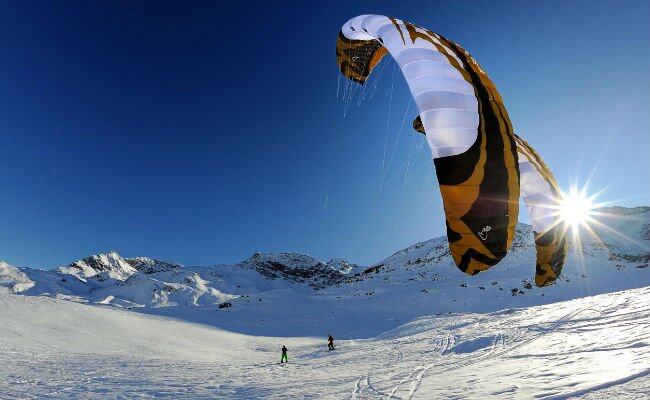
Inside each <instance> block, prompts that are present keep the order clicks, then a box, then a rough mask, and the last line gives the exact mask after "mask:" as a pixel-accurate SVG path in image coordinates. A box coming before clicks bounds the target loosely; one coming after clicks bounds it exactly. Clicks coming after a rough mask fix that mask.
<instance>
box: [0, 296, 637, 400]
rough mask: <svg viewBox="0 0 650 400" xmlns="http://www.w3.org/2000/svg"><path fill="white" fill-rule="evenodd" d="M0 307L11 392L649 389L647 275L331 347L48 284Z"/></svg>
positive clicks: (1, 370) (374, 394) (498, 393)
mask: <svg viewBox="0 0 650 400" xmlns="http://www.w3.org/2000/svg"><path fill="white" fill-rule="evenodd" d="M373 317H374V316H372V315H368V316H367V318H368V319H371V318H373ZM0 319H1V320H2V321H3V324H2V325H1V326H0V343H1V344H2V351H1V352H0V365H1V366H2V367H0V397H1V398H3V399H13V398H84V399H103V398H107V397H108V398H143V397H144V398H146V397H170V398H193V399H214V398H233V399H255V398H291V399H296V398H313V399H317V398H318V399H322V398H332V399H347V398H352V399H386V398H393V399H417V398H422V399H432V398H470V399H476V398H486V397H494V398H545V399H551V398H563V399H564V398H570V397H578V398H579V397H584V398H594V399H611V398H629V399H639V398H644V396H645V397H647V396H650V378H649V375H648V374H649V373H650V288H647V287H646V288H642V289H633V290H627V291H622V292H616V293H610V294H603V295H599V296H592V297H586V298H583V299H577V300H571V301H567V302H560V303H555V304H551V305H545V306H536V307H528V308H518V309H508V310H502V311H496V312H492V313H478V314H477V313H464V314H452V315H441V316H429V317H422V318H418V319H415V320H413V321H410V322H409V323H406V324H404V325H401V326H399V327H397V328H395V329H392V330H390V331H387V332H385V333H383V334H380V335H378V336H377V337H374V338H372V339H350V340H338V341H336V342H335V344H336V346H337V349H336V350H335V351H332V352H327V351H326V349H327V345H326V340H325V339H326V337H325V335H326V334H327V332H325V333H324V335H323V336H324V337H322V338H313V337H292V338H277V337H265V336H253V335H244V334H238V333H233V332H229V331H225V330H222V329H219V328H215V327H210V326H206V325H202V324H197V323H189V322H182V321H178V320H176V319H172V318H167V317H157V316H150V315H146V314H140V313H135V312H130V311H126V310H122V309H116V308H112V307H100V306H87V305H82V304H75V303H72V302H68V301H62V300H57V299H51V298H48V297H27V296H16V295H9V294H4V295H0ZM286 322H287V323H291V322H290V321H289V320H288V319H287V320H286ZM293 323H296V324H298V323H299V321H294V322H293ZM282 345H286V346H287V347H288V349H289V363H288V364H282V365H281V364H278V361H279V358H280V348H281V347H282Z"/></svg>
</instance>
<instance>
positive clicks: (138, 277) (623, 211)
mask: <svg viewBox="0 0 650 400" xmlns="http://www.w3.org/2000/svg"><path fill="white" fill-rule="evenodd" d="M596 219H597V220H599V221H600V223H599V224H592V226H593V231H594V232H593V234H592V233H589V232H588V231H586V230H582V231H581V232H580V239H579V240H577V241H576V242H575V243H573V244H572V245H571V249H570V252H569V255H568V257H567V262H566V265H565V269H564V272H563V275H562V277H561V279H560V280H559V281H558V282H557V284H556V285H554V286H552V287H548V288H537V287H535V286H534V285H532V278H533V275H534V268H535V246H534V244H533V233H532V229H531V227H530V226H529V225H525V224H519V225H517V228H516V236H515V240H514V243H513V246H512V249H511V251H510V253H509V254H508V256H507V257H506V258H505V259H504V260H503V261H502V262H501V263H499V264H498V265H497V266H495V267H493V268H492V269H490V270H489V271H487V272H484V273H481V274H479V275H477V276H467V275H465V274H463V273H461V272H460V271H458V269H457V268H456V267H455V266H454V264H453V261H452V260H451V257H450V255H449V250H448V247H447V240H446V238H445V237H439V238H435V239H432V240H429V241H426V242H421V243H417V244H414V245H412V246H410V247H408V248H406V249H403V250H400V251H398V252H396V253H394V254H393V255H391V256H389V257H388V258H386V259H385V260H383V261H381V262H379V263H376V264H373V265H368V266H358V265H354V264H351V263H349V262H347V261H345V260H341V259H334V260H331V261H329V262H321V261H319V260H316V259H314V258H312V257H309V256H307V255H303V254H297V253H255V254H254V255H253V256H252V257H250V258H249V259H247V260H244V261H241V262H239V263H237V264H234V265H214V266H206V267H185V266H182V265H180V264H178V263H173V262H167V261H161V260H155V259H150V258H146V257H137V258H123V257H122V256H120V255H119V254H117V253H116V252H111V253H109V254H100V255H93V256H90V257H86V258H84V259H82V260H78V261H75V262H73V263H71V264H69V265H67V266H63V267H60V268H58V269H54V270H48V271H44V270H38V269H29V268H17V267H13V266H11V265H8V264H6V263H0V290H1V291H4V292H10V293H19V294H23V295H30V296H34V295H37V296H50V297H55V298H59V299H65V300H70V301H76V302H82V303H95V304H102V305H112V306H117V307H126V308H140V309H141V310H140V311H143V312H151V313H156V314H168V313H171V312H172V311H169V310H167V311H165V310H163V309H164V308H176V307H194V308H196V310H194V311H188V310H185V311H184V314H186V315H194V316H193V317H192V318H194V319H196V318H199V319H201V318H202V317H199V316H197V315H195V313H196V312H199V311H205V310H206V307H207V310H208V311H210V312H213V311H214V310H218V309H219V308H218V307H217V306H221V310H223V309H227V310H223V311H224V313H222V318H223V321H222V322H223V324H225V325H226V326H227V327H231V328H233V329H238V328H241V326H240V325H237V327H236V326H235V325H236V324H238V322H237V323H236V322H235V320H237V321H239V320H240V319H241V318H244V315H246V316H251V315H258V316H259V320H258V321H257V322H258V323H256V325H255V327H256V329H259V330H260V332H264V333H270V332H271V331H275V330H277V329H280V330H282V329H281V328H278V327H276V326H273V325H272V324H271V325H269V321H268V320H266V319H265V318H264V317H263V316H264V315H265V316H266V317H267V318H268V317H270V316H272V315H273V312H274V307H275V306H277V307H275V308H277V309H278V310H279V309H283V308H282V305H283V304H311V305H312V306H313V307H302V308H301V309H304V310H308V311H301V310H296V313H298V314H300V313H301V312H306V313H313V314H310V315H302V317H303V318H305V319H307V320H310V319H312V320H316V319H325V320H327V318H330V317H331V318H340V317H341V316H342V315H344V316H346V318H349V319H350V321H352V322H350V323H349V324H348V325H349V329H348V330H347V331H346V332H347V333H349V334H353V333H356V334H362V335H363V334H372V333H373V332H376V331H377V329H383V328H389V327H390V326H392V325H394V324H395V323H397V322H398V321H400V320H402V321H403V320H404V319H408V318H415V317H418V316H422V315H429V314H431V313H448V312H461V311H476V312H483V311H491V310H495V309H501V308H506V307H512V306H530V305H538V304H548V303H552V302H555V301H560V300H567V299H572V298H578V297H583V296H586V295H592V294H598V293H604V292H611V291H615V290H623V289H628V288H636V287H643V286H647V285H649V284H650V268H649V267H648V260H649V259H650V207H637V208H624V207H611V208H603V209H599V210H598V211H597V216H596ZM262 301H264V303H262ZM359 301H363V302H365V303H364V304H365V305H364V310H366V311H367V310H375V311H376V312H381V313H382V314H383V315H385V316H386V320H385V321H383V322H375V324H377V325H376V326H368V325H367V323H366V324H365V325H364V326H361V324H359V325H358V326H357V325H355V323H354V321H355V320H357V319H358V318H356V312H357V311H356V310H357V309H358V307H357V305H358V302H359ZM316 304H318V307H316V306H315V305H316ZM404 304H408V307H406V308H405V307H404V306H403V305H404ZM323 308H325V309H331V310H333V315H332V312H328V313H327V316H326V315H324V314H323V313H322V309H323ZM380 310H381V311H380ZM226 313H227V314H226ZM242 313H245V314H242ZM318 314H320V315H318ZM261 320H265V321H264V322H262V321H261ZM231 324H232V325H231ZM308 326H309V325H306V328H305V329H308Z"/></svg>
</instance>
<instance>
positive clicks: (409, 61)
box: [336, 15, 566, 286]
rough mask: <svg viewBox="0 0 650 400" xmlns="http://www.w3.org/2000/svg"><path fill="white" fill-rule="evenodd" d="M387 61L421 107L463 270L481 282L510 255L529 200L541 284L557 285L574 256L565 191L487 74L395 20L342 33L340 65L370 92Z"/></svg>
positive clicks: (354, 22)
mask: <svg viewBox="0 0 650 400" xmlns="http://www.w3.org/2000/svg"><path fill="white" fill-rule="evenodd" d="M388 53H390V55H391V56H392V57H393V58H394V59H395V61H396V62H397V64H398V66H399V67H400V69H401V71H402V73H403V75H404V78H405V79H406V82H407V84H408V86H409V88H410V90H411V94H412V95H413V98H414V100H415V103H416V104H417V107H418V111H419V116H418V117H417V118H416V119H415V121H413V127H414V128H415V129H416V130H417V131H419V132H421V133H423V134H424V135H425V136H426V140H427V142H428V144H429V147H430V148H431V153H432V156H433V162H434V165H435V170H436V175H437V177H438V183H439V184H440V192H441V195H442V200H443V205H444V210H445V216H446V224H447V238H448V240H449V248H450V250H451V255H452V258H453V259H454V262H455V263H456V265H457V266H458V268H459V269H460V270H461V271H463V272H466V273H468V274H470V275H474V274H477V273H479V272H481V271H485V270H487V269H489V268H490V267H492V266H494V265H496V264H497V263H498V262H499V261H501V260H502V259H503V258H504V257H505V256H506V254H507V252H508V249H509V248H510V245H511V244H512V240H513V238H514V232H515V225H516V223H517V220H518V216H519V196H520V194H521V195H522V197H523V200H524V203H525V204H526V208H527V209H528V212H529V214H530V218H531V220H532V224H533V229H534V231H535V244H536V247H537V268H536V275H535V282H536V284H537V285H538V286H546V285H550V284H552V283H553V282H555V280H556V279H557V277H558V275H559V274H560V272H561V270H562V266H563V264H564V258H565V254H566V237H565V232H566V227H565V226H564V223H563V222H562V220H561V218H560V217H559V216H558V215H557V213H556V212H555V210H556V209H557V205H558V204H559V202H560V198H561V195H560V191H559V189H558V187H557V184H556V182H555V179H554V178H553V175H552V173H551V172H550V170H549V169H548V167H547V166H546V164H545V163H544V162H543V161H542V159H541V158H540V157H539V155H538V154H537V152H535V150H533V148H532V147H531V146H530V145H529V144H528V143H526V142H525V141H524V140H523V139H521V138H520V137H519V136H517V135H515V133H514V130H513V127H512V123H511V121H510V118H509V116H508V112H507V111H506V107H505V105H504V102H503V99H502V97H501V95H500V94H499V92H498V91H497V88H496V87H495V85H494V83H493V82H492V80H490V78H489V77H488V75H487V74H486V73H485V71H484V69H483V68H482V67H481V66H480V65H479V63H478V62H477V61H476V60H475V59H474V58H473V57H472V56H471V55H470V54H469V53H468V52H467V51H466V50H465V49H464V48H462V47H461V46H460V45H459V44H457V43H455V42H453V41H451V40H449V39H447V38H445V37H444V36H442V35H440V34H437V33H434V32H431V31H429V30H427V29H424V28H421V27H418V26H416V25H413V24H411V23H409V22H406V21H402V20H399V19H396V18H389V17H385V16H380V15H362V16H358V17H355V18H352V19H351V20H349V21H348V22H346V23H345V25H343V27H342V28H341V31H340V32H339V35H338V40H337V44H336V57H337V62H338V66H339V69H340V70H341V72H342V73H343V75H345V77H347V78H348V79H350V80H352V81H355V82H357V83H360V84H362V85H363V84H364V83H365V82H366V80H367V79H368V76H369V75H370V72H371V71H372V70H373V68H374V67H375V66H377V64H378V63H379V62H380V61H381V59H382V58H383V56H385V55H386V54H388Z"/></svg>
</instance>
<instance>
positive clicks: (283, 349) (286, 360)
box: [280, 345, 289, 364]
mask: <svg viewBox="0 0 650 400" xmlns="http://www.w3.org/2000/svg"><path fill="white" fill-rule="evenodd" d="M283 362H289V359H288V358H287V346H285V345H282V358H280V364H282V363H283Z"/></svg>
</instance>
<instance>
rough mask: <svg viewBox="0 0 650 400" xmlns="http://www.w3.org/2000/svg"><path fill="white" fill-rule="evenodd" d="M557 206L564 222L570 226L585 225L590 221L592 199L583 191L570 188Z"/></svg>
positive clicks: (592, 205) (592, 207) (592, 206)
mask: <svg viewBox="0 0 650 400" xmlns="http://www.w3.org/2000/svg"><path fill="white" fill-rule="evenodd" d="M562 197H563V199H562V202H561V203H560V206H559V213H560V216H561V218H562V220H563V221H564V222H566V223H567V224H569V225H570V226H571V227H572V228H577V227H579V226H580V225H583V226H584V225H587V223H588V222H590V221H591V215H592V211H593V209H594V208H595V206H594V203H593V202H592V200H591V199H590V198H589V197H587V195H586V194H585V193H584V191H578V190H577V189H571V190H570V191H569V193H565V194H564V195H563V196H562Z"/></svg>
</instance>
